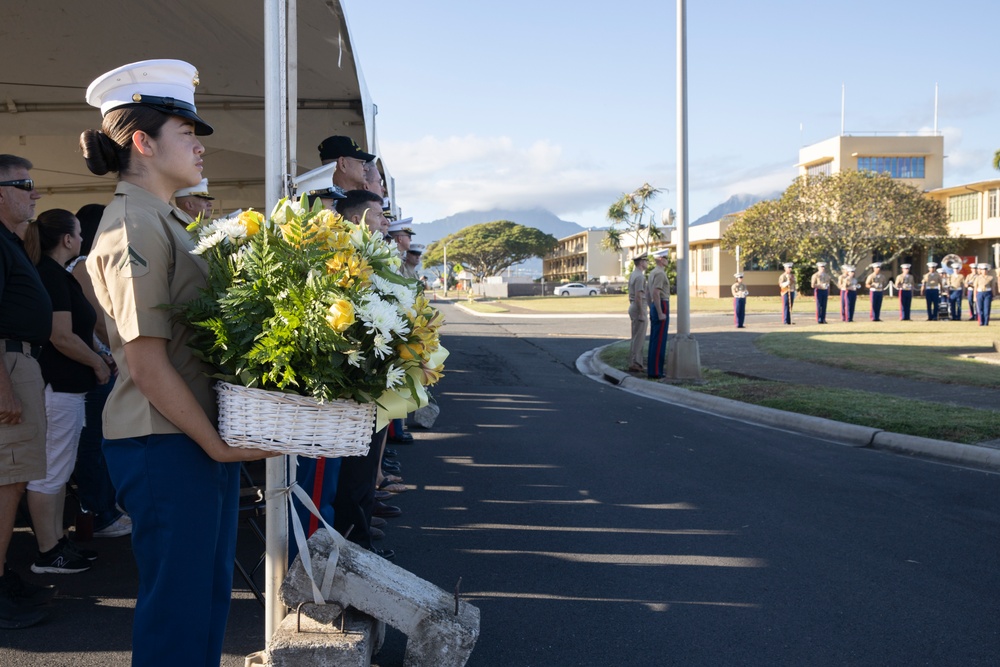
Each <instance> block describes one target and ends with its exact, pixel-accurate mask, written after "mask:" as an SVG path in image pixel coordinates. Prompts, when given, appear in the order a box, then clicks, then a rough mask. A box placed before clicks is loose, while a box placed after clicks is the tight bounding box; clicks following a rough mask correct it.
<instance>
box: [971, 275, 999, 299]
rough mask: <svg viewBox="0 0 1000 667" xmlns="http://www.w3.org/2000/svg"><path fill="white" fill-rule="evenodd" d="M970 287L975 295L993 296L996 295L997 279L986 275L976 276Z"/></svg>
mask: <svg viewBox="0 0 1000 667" xmlns="http://www.w3.org/2000/svg"><path fill="white" fill-rule="evenodd" d="M972 286H973V288H975V290H976V293H979V292H992V293H993V294H994V295H996V294H997V278H996V276H991V275H990V274H988V273H984V274H982V275H979V274H977V275H976V279H975V280H973V281H972Z"/></svg>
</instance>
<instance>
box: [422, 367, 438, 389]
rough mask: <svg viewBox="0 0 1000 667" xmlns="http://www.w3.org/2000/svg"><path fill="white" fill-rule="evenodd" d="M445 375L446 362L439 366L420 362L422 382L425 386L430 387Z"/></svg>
mask: <svg viewBox="0 0 1000 667" xmlns="http://www.w3.org/2000/svg"><path fill="white" fill-rule="evenodd" d="M443 375H444V364H441V365H439V366H434V367H431V366H428V365H427V364H420V384H422V385H423V386H425V387H430V386H431V385H433V384H436V383H437V381H438V380H440V379H441V377H442V376H443Z"/></svg>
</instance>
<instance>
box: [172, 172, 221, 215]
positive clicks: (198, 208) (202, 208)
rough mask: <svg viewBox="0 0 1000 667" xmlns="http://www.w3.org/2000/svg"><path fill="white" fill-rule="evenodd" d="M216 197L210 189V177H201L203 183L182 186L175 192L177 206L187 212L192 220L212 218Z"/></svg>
mask: <svg viewBox="0 0 1000 667" xmlns="http://www.w3.org/2000/svg"><path fill="white" fill-rule="evenodd" d="M213 201H215V197H213V196H212V194H211V192H209V190H208V179H207V178H203V179H201V183H199V184H198V185H193V186H191V187H190V188H181V189H180V190H178V191H176V192H175V193H174V204H176V205H177V208H179V209H180V210H182V211H184V212H185V213H187V214H188V215H189V216H190V217H191V220H197V219H198V218H211V217H212V210H213V208H214V207H215V205H214V204H213V203H212V202H213Z"/></svg>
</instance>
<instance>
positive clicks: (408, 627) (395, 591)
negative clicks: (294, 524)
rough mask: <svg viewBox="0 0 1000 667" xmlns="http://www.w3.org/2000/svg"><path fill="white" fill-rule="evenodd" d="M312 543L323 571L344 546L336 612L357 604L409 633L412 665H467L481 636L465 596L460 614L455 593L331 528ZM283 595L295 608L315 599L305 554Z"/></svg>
mask: <svg viewBox="0 0 1000 667" xmlns="http://www.w3.org/2000/svg"><path fill="white" fill-rule="evenodd" d="M308 544H309V554H310V556H311V558H312V563H313V571H314V572H317V573H319V572H322V570H323V567H324V566H325V563H326V561H327V559H328V558H329V555H330V553H331V552H333V551H335V550H336V549H338V548H339V558H338V560H337V568H336V575H335V576H334V578H333V586H332V589H331V592H330V596H329V600H330V601H331V602H332V603H333V604H332V605H331V610H332V611H335V610H339V609H343V608H348V607H354V608H355V609H358V610H360V611H362V612H364V613H366V614H368V615H369V616H372V617H374V618H376V619H378V620H380V621H384V622H385V623H387V624H388V625H391V626H393V627H394V628H397V629H398V630H399V631H400V632H402V633H403V634H405V635H406V636H407V639H408V641H407V646H406V656H405V660H404V665H405V666H406V667H462V666H463V665H465V663H466V662H467V661H468V659H469V656H470V655H471V654H472V649H473V648H474V647H475V644H476V640H478V639H479V609H478V608H476V607H474V606H472V605H470V604H468V603H466V602H461V601H460V602H459V604H458V613H457V614H456V609H455V598H454V595H453V594H452V593H449V592H446V591H444V590H442V589H440V588H438V587H437V586H435V585H434V584H432V583H430V582H428V581H424V580H423V579H421V578H420V577H418V576H416V575H415V574H413V573H412V572H408V571H407V570H404V569H403V568H401V567H398V566H396V565H393V564H392V563H390V562H389V561H387V560H385V559H384V558H382V557H380V556H377V555H375V554H374V553H372V552H370V551H367V550H365V549H362V548H361V547H359V546H357V545H355V544H353V543H351V542H345V541H344V540H343V538H341V537H340V536H336V537H334V536H331V535H330V534H329V533H328V532H327V531H326V530H323V529H320V530H318V531H316V533H314V534H313V536H312V537H311V538H309V543H308ZM316 576H317V577H321V576H322V575H321V574H317V575H316ZM279 596H280V598H281V601H282V602H283V603H284V604H285V605H286V606H288V607H290V608H292V609H294V608H295V607H297V606H298V605H299V604H300V603H302V602H309V603H311V602H312V600H313V598H312V587H311V585H310V583H309V579H308V578H307V577H306V574H305V570H304V568H303V567H302V562H301V560H300V559H298V558H296V559H295V562H293V563H292V566H291V568H290V569H289V572H288V576H286V577H285V581H284V582H283V583H282V585H281V589H280V591H279ZM314 609H318V607H314V606H311V605H306V607H305V608H304V611H305V612H306V613H309V614H311V613H313V611H312V610H314Z"/></svg>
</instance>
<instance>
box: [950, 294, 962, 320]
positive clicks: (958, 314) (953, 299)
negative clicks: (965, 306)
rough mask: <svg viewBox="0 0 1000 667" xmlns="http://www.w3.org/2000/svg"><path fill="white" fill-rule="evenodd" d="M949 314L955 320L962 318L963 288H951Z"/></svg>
mask: <svg viewBox="0 0 1000 667" xmlns="http://www.w3.org/2000/svg"><path fill="white" fill-rule="evenodd" d="M948 314H949V315H950V316H951V319H953V320H961V319H962V290H961V288H959V289H949V290H948Z"/></svg>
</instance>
